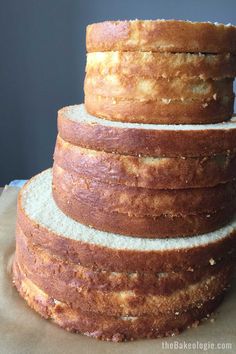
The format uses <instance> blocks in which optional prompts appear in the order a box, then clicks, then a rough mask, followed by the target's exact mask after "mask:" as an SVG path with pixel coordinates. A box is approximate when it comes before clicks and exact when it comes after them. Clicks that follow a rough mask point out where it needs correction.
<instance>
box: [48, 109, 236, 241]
mask: <svg viewBox="0 0 236 354" xmlns="http://www.w3.org/2000/svg"><path fill="white" fill-rule="evenodd" d="M94 119H95V117H93V116H91V115H89V114H88V113H87V112H86V110H85V109H84V106H83V105H80V106H72V107H68V108H66V109H63V110H62V111H60V112H59V136H58V139H57V143H56V149H55V153H54V161H55V163H54V168H53V176H54V178H53V195H54V198H55V200H56V202H57V204H58V206H59V207H60V208H61V209H62V210H63V211H64V212H65V213H66V214H67V215H69V216H70V217H72V218H74V219H76V220H77V221H79V222H82V223H84V224H86V225H90V226H93V227H95V228H97V229H100V230H104V231H109V232H114V233H121V234H124V235H132V236H141V237H159V238H160V237H175V236H189V235H195V234H200V233H205V232H209V231H212V230H215V229H217V228H219V227H221V226H223V225H224V224H226V223H227V222H228V221H229V220H230V219H231V218H232V216H233V214H234V212H235V202H236V194H235V193H236V189H235V181H234V179H235V177H236V172H235V171H236V151H235V147H234V146H235V145H234V144H235V143H234V139H236V123H234V122H233V121H232V122H228V123H225V125H224V124H223V125H220V124H218V129H215V130H213V129H212V125H210V126H209V127H206V128H205V130H204V134H205V135H207V134H209V138H210V137H211V134H213V135H214V134H215V133H216V134H221V135H222V139H221V144H222V146H221V150H219V151H218V152H217V153H213V152H210V155H209V156H201V154H202V150H201V149H200V150H199V152H197V151H195V153H194V156H185V155H184V156H183V155H182V153H181V152H179V153H178V151H175V155H177V156H175V157H172V154H171V153H170V152H169V151H168V148H167V149H166V151H165V146H162V151H161V152H160V154H159V155H158V152H157V151H155V156H146V154H145V153H143V152H142V150H139V147H138V146H137V148H136V151H135V153H134V152H131V153H130V152H129V151H127V152H126V153H124V152H123V149H124V145H123V144H125V143H126V140H127V141H128V140H129V137H130V136H131V134H132V138H133V140H134V141H137V142H138V141H139V139H140V135H141V134H142V135H143V137H146V140H147V139H148V134H150V135H151V134H156V135H157V136H158V133H160V134H161V133H162V132H163V130H162V128H161V127H159V126H157V125H151V126H150V127H149V128H150V130H147V128H146V126H143V125H136V128H133V130H134V131H132V128H131V127H130V125H129V126H128V127H126V126H125V125H124V124H123V125H122V124H121V125H119V123H116V122H114V123H112V122H111V123H110V124H109V125H104V121H103V120H102V119H99V118H96V121H94ZM68 122H70V123H68ZM70 124H71V125H70ZM89 124H90V125H91V126H92V127H93V129H94V130H96V131H98V130H99V129H100V130H101V131H102V129H105V128H107V131H106V132H104V134H103V135H104V136H105V135H106V140H108V139H109V136H110V140H112V141H113V140H116V151H115V152H114V151H110V149H108V151H106V150H107V146H104V148H103V149H106V150H100V149H101V148H102V147H99V146H97V141H95V139H94V141H93V139H90V135H88V136H87V138H86V135H85V134H86V133H85V134H84V135H85V136H84V138H83V140H84V141H81V140H80V138H79V139H74V140H73V132H74V131H76V132H77V131H80V134H81V131H83V129H84V130H86V125H89ZM83 126H84V127H83ZM131 126H132V124H131ZM228 126H229V127H228ZM95 127H96V128H95ZM137 127H138V128H137ZM193 127H195V129H194V128H193ZM192 128H193V129H192ZM197 128H198V130H197ZM111 129H113V130H119V133H120V134H121V136H122V137H121V138H120V140H119V141H118V139H115V138H114V135H115V133H113V132H111ZM201 129H204V126H203V125H201V126H185V129H184V128H183V127H182V126H180V127H179V126H175V127H174V128H173V127H171V126H169V130H167V127H166V131H165V132H166V133H169V135H170V136H171V134H172V133H178V134H179V138H178V139H179V140H180V141H183V140H184V139H186V140H187V137H186V138H184V134H185V133H188V134H192V135H194V133H197V132H198V133H199V131H200V132H201ZM122 130H123V131H124V132H123V133H122V132H120V131H122ZM135 130H136V131H135ZM220 132H221V133H220ZM229 132H230V134H233V132H234V138H233V137H232V146H231V149H226V150H225V147H224V146H225V145H226V144H227V142H228V143H229V142H230V139H228V133H229ZM125 133H126V135H127V138H126V140H125V138H123V135H124V134H125ZM101 134H102V133H101ZM199 134H201V133H199ZM61 136H62V137H61ZM98 137H99V135H98ZM151 138H152V136H151ZM98 139H99V138H98ZM150 140H151V139H150ZM153 140H154V139H153ZM212 140H213V141H214V137H213V138H212ZM71 141H72V142H73V144H72V143H71ZM101 141H103V139H101ZM154 141H155V140H154ZM183 143H184V142H183ZM169 144H171V140H170V141H169ZM197 144H198V135H197V134H196V137H194V136H192V139H191V141H190V142H188V145H189V147H190V149H194V146H193V148H192V145H195V150H197ZM205 144H206V145H209V146H210V150H211V148H212V149H213V148H214V147H213V146H212V147H211V141H208V140H207V136H206V137H205ZM81 145H82V146H81ZM137 145H138V144H137ZM85 146H86V147H85ZM88 147H89V148H88ZM228 147H229V146H228ZM119 148H121V153H120V152H119ZM208 154H209V152H208ZM198 155H200V156H198ZM168 156H170V157H168Z"/></svg>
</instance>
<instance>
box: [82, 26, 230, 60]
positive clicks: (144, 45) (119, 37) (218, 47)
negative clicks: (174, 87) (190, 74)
mask: <svg viewBox="0 0 236 354" xmlns="http://www.w3.org/2000/svg"><path fill="white" fill-rule="evenodd" d="M86 47H87V51H88V52H104V51H153V52H173V53H175V52H184V53H188V52H190V53H199V52H201V53H228V52H229V53H236V27H235V26H232V25H226V26H225V25H222V24H214V23H209V22H189V21H176V20H155V21H153V20H146V21H144V20H135V21H106V22H101V23H95V24H91V25H89V26H87V32H86Z"/></svg>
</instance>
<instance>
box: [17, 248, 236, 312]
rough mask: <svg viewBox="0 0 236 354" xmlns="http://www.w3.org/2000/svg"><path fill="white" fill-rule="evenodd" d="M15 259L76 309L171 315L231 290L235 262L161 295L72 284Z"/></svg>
mask: <svg viewBox="0 0 236 354" xmlns="http://www.w3.org/2000/svg"><path fill="white" fill-rule="evenodd" d="M15 261H16V263H17V266H18V268H19V270H20V272H21V273H23V274H24V275H25V276H26V277H27V279H29V280H30V281H32V282H33V283H34V284H35V285H36V286H38V287H39V288H40V289H42V290H43V291H44V292H46V293H47V294H48V295H49V296H50V297H52V298H55V299H57V300H59V301H62V302H65V303H67V304H69V305H70V306H71V307H72V309H79V310H81V311H86V312H94V313H99V314H109V315H110V316H144V315H158V314H162V315H167V314H169V313H173V314H174V313H176V312H180V313H181V312H184V311H188V309H191V308H193V307H196V306H202V305H203V304H204V303H205V302H207V301H209V300H213V299H214V298H215V297H217V296H218V295H220V294H222V292H223V291H225V290H227V288H228V286H229V281H230V277H231V273H232V266H229V267H225V268H224V269H222V270H221V271H219V273H218V274H215V275H212V276H211V277H210V278H204V279H201V280H200V281H199V282H198V283H196V284H193V285H191V286H189V287H187V288H184V289H181V290H177V291H175V292H174V293H172V294H170V295H168V296H161V295H151V294H136V293H135V292H133V291H118V292H113V291H110V292H106V291H104V290H91V289H89V290H88V289H87V288H86V287H80V286H76V285H75V286H74V284H70V285H69V286H68V284H66V283H65V282H64V281H61V280H59V279H58V278H56V277H51V278H48V277H45V276H44V275H43V274H39V273H34V272H31V271H30V270H29V269H27V267H26V266H25V265H24V264H21V263H20V262H19V260H18V258H17V255H16V258H15Z"/></svg>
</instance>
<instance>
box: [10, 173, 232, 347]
mask: <svg viewBox="0 0 236 354" xmlns="http://www.w3.org/2000/svg"><path fill="white" fill-rule="evenodd" d="M51 183H52V176H51V171H50V170H48V171H46V172H43V173H41V174H40V175H38V176H36V177H34V178H33V179H32V180H31V181H30V182H28V183H27V184H26V186H25V187H24V188H23V189H22V190H21V192H20V194H19V198H18V213H17V227H16V254H15V259H14V264H13V282H14V284H15V286H16V288H17V289H18V291H19V293H20V295H21V296H22V297H23V298H24V299H25V300H26V301H27V303H28V305H29V306H30V307H32V308H33V309H34V310H35V311H37V312H38V313H39V314H41V315H42V316H43V317H44V318H47V319H51V320H52V321H53V322H54V323H56V324H58V325H59V326H60V327H62V328H64V329H66V330H69V331H73V332H79V333H83V334H85V335H88V336H92V337H95V338H98V339H102V340H110V341H125V340H133V339H138V338H157V337H163V336H170V335H175V334H177V333H179V332H181V331H182V330H184V329H185V328H187V327H191V326H196V325H198V324H199V322H200V321H201V320H203V319H205V318H207V317H209V316H210V314H211V313H212V312H213V311H214V310H215V309H216V308H217V306H218V305H219V303H220V301H221V300H222V298H223V296H224V293H225V291H226V290H227V289H228V287H229V285H230V280H231V275H232V273H233V269H234V264H235V246H236V232H235V230H236V221H235V220H234V221H233V222H232V223H231V224H230V225H227V226H225V227H224V228H222V229H220V230H218V231H215V232H212V233H208V234H204V235H198V236H193V237H187V238H169V239H154V240H153V239H142V238H138V237H135V238H133V237H128V236H122V235H118V234H110V233H105V232H102V231H98V230H95V229H93V228H90V227H87V226H84V225H82V224H79V223H78V222H76V221H74V220H72V219H70V218H69V217H67V216H66V215H64V214H63V213H62V212H61V210H60V209H59V208H58V207H57V205H56V204H55V202H54V200H53V197H52V188H51Z"/></svg>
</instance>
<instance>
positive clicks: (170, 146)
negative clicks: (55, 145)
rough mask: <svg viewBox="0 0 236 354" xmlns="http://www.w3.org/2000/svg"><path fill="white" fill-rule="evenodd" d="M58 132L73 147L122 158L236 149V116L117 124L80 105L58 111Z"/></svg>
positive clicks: (185, 154)
mask: <svg viewBox="0 0 236 354" xmlns="http://www.w3.org/2000/svg"><path fill="white" fill-rule="evenodd" d="M58 130H59V134H60V136H61V137H62V138H63V139H64V140H66V141H68V142H70V143H72V144H74V145H78V146H82V147H85V148H89V149H92V150H104V151H107V152H118V153H120V154H124V155H135V156H137V155H143V156H153V157H160V156H166V157H179V156H185V157H187V156H189V157H196V156H198V157H199V156H211V155H214V154H216V153H219V152H225V151H227V150H229V151H232V150H236V121H235V117H234V118H232V119H231V120H229V121H228V122H225V123H218V124H217V123H216V124H207V125H197V124H196V125H156V124H136V123H125V122H123V123H120V122H116V121H113V122H112V121H108V120H105V119H100V118H98V117H95V116H92V115H90V114H89V113H88V112H87V111H86V109H85V106H84V105H82V104H81V105H75V106H68V107H65V108H62V109H60V110H59V112H58Z"/></svg>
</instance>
